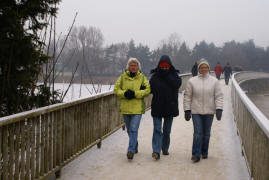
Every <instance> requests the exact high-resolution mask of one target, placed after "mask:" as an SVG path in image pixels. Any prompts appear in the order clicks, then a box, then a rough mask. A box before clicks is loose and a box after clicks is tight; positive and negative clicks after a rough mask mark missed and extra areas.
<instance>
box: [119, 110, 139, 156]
mask: <svg viewBox="0 0 269 180" xmlns="http://www.w3.org/2000/svg"><path fill="white" fill-rule="evenodd" d="M141 117H142V114H123V119H124V122H125V126H126V129H127V133H128V136H129V146H128V150H127V151H128V152H133V153H135V150H136V148H138V143H137V136H138V128H139V125H140V120H141Z"/></svg>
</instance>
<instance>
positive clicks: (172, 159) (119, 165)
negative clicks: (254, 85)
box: [61, 80, 250, 180]
mask: <svg viewBox="0 0 269 180" xmlns="http://www.w3.org/2000/svg"><path fill="white" fill-rule="evenodd" d="M221 83H222V85H223V86H222V87H223V92H224V94H225V105H224V111H223V118H222V120H221V121H217V120H216V119H214V122H213V126H212V131H211V140H210V147H209V158H208V159H206V160H204V159H201V161H200V162H199V163H195V164H193V163H192V161H191V147H192V136H193V126H192V122H191V121H189V122H187V121H185V120H184V113H183V109H182V95H181V94H180V96H179V104H180V115H179V116H178V117H177V118H175V119H174V122H173V126H172V132H171V144H170V149H169V152H170V155H169V156H163V155H161V159H160V160H158V161H156V160H154V159H153V158H152V157H151V153H152V147H151V139H152V131H153V124H152V117H151V115H150V111H147V112H146V114H145V115H143V118H142V120H141V124H140V128H139V137H138V141H139V153H138V154H136V155H135V156H134V159H133V160H132V161H129V160H127V158H126V149H127V144H128V135H127V133H126V132H125V131H123V130H121V129H120V130H118V131H117V132H115V133H114V134H113V135H111V136H109V137H108V138H106V139H105V140H104V141H103V142H102V147H101V149H98V148H97V147H96V146H94V147H93V148H92V149H90V150H89V151H87V152H85V153H84V154H82V155H81V156H80V157H78V158H77V159H76V160H74V161H72V162H71V163H69V164H68V165H66V166H65V167H64V168H63V169H62V176H61V179H64V180H92V179H94V180H95V179H97V180H106V179H113V180H120V179H128V180H129V179H131V180H144V179H145V180H151V179H154V180H162V179H164V180H249V179H250V178H249V174H248V171H247V167H246V163H245V160H244V158H243V156H242V154H241V146H240V142H239V137H238V136H237V133H236V127H235V124H234V121H233V114H232V106H231V101H230V99H231V95H230V86H225V85H224V81H223V80H222V81H221Z"/></svg>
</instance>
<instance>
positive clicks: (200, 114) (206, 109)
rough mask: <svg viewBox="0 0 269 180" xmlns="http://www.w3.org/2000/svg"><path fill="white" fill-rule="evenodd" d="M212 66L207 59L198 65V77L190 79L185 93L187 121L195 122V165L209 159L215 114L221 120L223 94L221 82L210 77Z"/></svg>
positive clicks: (193, 156)
mask: <svg viewBox="0 0 269 180" xmlns="http://www.w3.org/2000/svg"><path fill="white" fill-rule="evenodd" d="M209 70H210V66H209V64H208V62H207V61H206V60H205V59H201V60H200V62H199V65H198V72H199V74H198V76H195V77H192V78H191V79H189V81H188V83H187V86H186V89H185V93H184V102H183V105H184V111H185V119H186V120H187V121H189V120H190V118H191V116H192V121H193V128H194V134H193V144H192V160H193V162H194V163H196V162H199V161H200V156H201V155H202V158H203V159H207V157H208V147H209V139H210V131H211V125H212V122H213V118H214V114H215V113H216V117H217V120H220V119H221V115H222V109H223V93H222V90H221V86H220V84H219V81H218V80H217V79H216V78H215V77H213V76H211V75H209Z"/></svg>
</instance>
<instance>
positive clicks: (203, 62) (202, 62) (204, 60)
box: [198, 58, 210, 69]
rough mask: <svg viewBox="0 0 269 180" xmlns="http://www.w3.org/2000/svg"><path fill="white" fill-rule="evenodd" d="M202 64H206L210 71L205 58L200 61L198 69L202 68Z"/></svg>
mask: <svg viewBox="0 0 269 180" xmlns="http://www.w3.org/2000/svg"><path fill="white" fill-rule="evenodd" d="M202 64H206V65H207V66H208V68H209V69H210V66H209V63H208V62H207V60H206V59H205V58H202V59H200V61H199V65H198V69H199V68H200V66H201V65H202Z"/></svg>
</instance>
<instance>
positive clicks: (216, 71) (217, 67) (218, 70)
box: [214, 62, 222, 80]
mask: <svg viewBox="0 0 269 180" xmlns="http://www.w3.org/2000/svg"><path fill="white" fill-rule="evenodd" d="M214 71H215V74H216V78H217V79H218V80H220V75H221V73H222V66H221V65H220V63H219V62H218V63H217V65H216V66H215V68H214Z"/></svg>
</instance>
